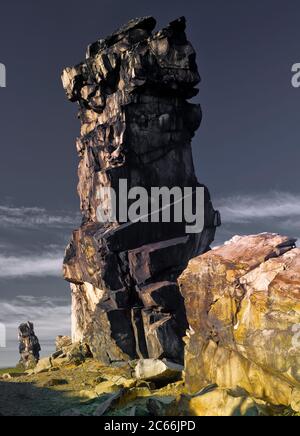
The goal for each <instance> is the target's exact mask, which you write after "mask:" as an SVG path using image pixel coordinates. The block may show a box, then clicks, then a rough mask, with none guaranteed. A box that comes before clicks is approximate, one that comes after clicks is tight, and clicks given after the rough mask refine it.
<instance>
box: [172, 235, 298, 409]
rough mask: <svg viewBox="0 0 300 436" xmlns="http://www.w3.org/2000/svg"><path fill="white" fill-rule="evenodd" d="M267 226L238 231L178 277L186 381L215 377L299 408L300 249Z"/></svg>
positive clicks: (192, 384) (198, 383)
mask: <svg viewBox="0 0 300 436" xmlns="http://www.w3.org/2000/svg"><path fill="white" fill-rule="evenodd" d="M295 242H296V240H295V239H291V238H288V237H284V236H280V235H276V234H269V233H264V234H260V235H254V236H245V237H235V238H233V239H232V240H231V241H229V242H228V243H226V244H225V245H224V246H222V247H219V248H217V249H214V250H212V251H210V252H209V253H206V254H204V255H203V256H200V257H197V258H196V259H193V260H191V261H190V263H189V266H188V268H187V269H186V270H185V272H184V273H183V274H182V275H181V277H180V278H179V283H180V289H181V292H182V295H183V297H184V298H185V305H186V310H187V317H188V322H189V325H190V328H189V331H188V335H187V338H186V349H185V382H186V387H187V389H188V391H189V392H190V393H195V392H199V391H200V390H201V389H202V388H204V387H205V386H207V385H209V384H211V383H215V384H217V385H218V386H219V387H220V388H222V389H231V390H242V391H243V392H245V393H246V394H247V395H249V396H251V397H252V398H256V399H260V400H263V401H265V402H267V403H270V404H273V405H278V406H280V405H282V406H292V407H294V410H296V409H298V407H299V406H298V404H299V389H300V371H299V368H300V341H299V336H300V311H299V307H300V249H298V248H296V246H295Z"/></svg>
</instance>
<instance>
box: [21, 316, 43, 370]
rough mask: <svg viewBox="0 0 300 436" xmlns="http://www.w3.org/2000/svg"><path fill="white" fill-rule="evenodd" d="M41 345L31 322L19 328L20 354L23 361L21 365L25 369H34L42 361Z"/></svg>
mask: <svg viewBox="0 0 300 436" xmlns="http://www.w3.org/2000/svg"><path fill="white" fill-rule="evenodd" d="M40 351H41V347H40V343H39V340H38V338H37V337H36V335H35V333H34V325H33V324H32V323H31V322H29V321H28V322H27V323H26V324H21V325H20V326H19V352H20V355H21V359H20V362H19V365H20V366H21V367H23V368H24V369H29V368H32V367H34V366H35V365H36V364H37V363H38V361H39V359H40Z"/></svg>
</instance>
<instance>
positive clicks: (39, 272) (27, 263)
mask: <svg viewBox="0 0 300 436" xmlns="http://www.w3.org/2000/svg"><path fill="white" fill-rule="evenodd" d="M62 262H63V255H62V253H42V254H40V255H28V256H4V255H0V278H2V279H12V278H22V277H24V278H26V277H50V276H52V277H59V276H61V275H62Z"/></svg>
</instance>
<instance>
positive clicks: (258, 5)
mask: <svg viewBox="0 0 300 436" xmlns="http://www.w3.org/2000/svg"><path fill="white" fill-rule="evenodd" d="M144 15H153V16H154V17H155V18H156V19H157V21H158V27H161V26H165V25H167V24H168V22H169V21H171V20H173V19H175V18H177V17H179V16H181V15H185V16H186V18H187V23H188V28H187V32H188V36H189V39H190V40H191V42H192V43H193V45H194V47H195V49H196V51H197V56H198V65H199V70H200V73H201V76H202V83H201V85H200V93H199V96H198V97H197V98H196V100H197V102H200V103H201V105H202V109H203V114H204V119H203V123H202V126H201V128H200V129H199V131H198V133H197V135H196V137H195V139H194V142H193V149H194V157H195V164H196V170H197V174H198V177H199V179H200V180H201V182H203V183H206V184H207V186H208V187H209V188H210V190H211V192H212V195H213V199H214V203H215V204H216V206H217V207H218V208H220V209H221V212H222V215H223V220H224V226H223V227H222V229H221V231H220V232H219V233H218V237H217V241H218V242H222V241H224V239H227V238H229V237H231V236H232V235H233V234H236V233H256V232H261V231H278V232H280V233H285V234H290V235H291V236H296V237H297V236H300V191H299V160H300V129H299V126H300V88H299V89H294V88H292V86H291V77H292V73H291V67H292V65H293V64H294V63H296V62H300V25H299V22H300V2H299V0H251V1H246V0H186V1H182V0H180V1H179V0H152V1H142V0H139V1H137V0H129V1H126V0H122V1H121V0H110V1H108V0H86V1H82V0H80V1H79V0H62V1H58V0H52V1H51V2H50V1H38V0H26V1H24V0H9V1H3V2H2V3H1V8H0V62H1V63H4V64H5V65H6V67H7V88H6V89H1V88H0V120H1V121H0V146H1V155H0V322H5V323H6V324H7V325H8V326H9V328H10V333H9V334H10V335H11V336H15V329H16V324H17V323H19V322H21V321H26V320H27V319H32V320H33V321H34V322H35V323H36V324H37V328H38V331H40V332H41V331H43V332H46V333H47V332H48V333H47V334H48V335H49V338H50V337H51V338H53V336H54V333H53V332H54V330H55V329H58V330H59V331H60V332H62V333H63V332H66V331H67V329H68V327H69V318H68V316H67V315H66V314H67V313H68V308H67V306H66V305H67V304H68V303H69V295H70V292H69V288H68V285H67V284H66V283H64V281H63V280H62V279H61V278H60V265H61V260H62V257H63V251H64V247H65V246H66V243H67V241H68V240H69V237H70V233H71V230H72V228H74V227H76V225H77V224H76V221H77V220H78V217H76V216H75V215H76V212H78V210H79V200H78V198H77V194H76V185H77V164H78V159H77V156H76V151H75V138H76V136H77V135H78V134H79V121H78V120H77V119H76V106H75V105H74V104H73V105H72V104H70V103H69V102H68V101H67V100H66V98H65V95H64V91H63V89H62V86H61V82H60V73H61V71H62V69H63V68H64V67H65V66H72V65H74V64H76V63H78V62H80V61H81V60H83V59H84V56H85V51H86V47H87V45H88V44H89V43H91V42H93V41H95V40H97V39H99V38H102V37H105V36H106V35H108V34H110V33H111V32H112V31H114V30H115V29H116V28H118V27H119V26H120V25H122V24H124V23H125V22H127V21H128V20H129V19H131V18H134V17H137V16H144ZM282 193H284V194H282ZM36 208H38V209H36ZM41 208H42V209H41ZM24 295H25V296H34V297H35V299H32V298H28V297H26V298H25V299H24ZM18 296H23V297H21V298H20V297H18ZM17 297H18V298H17ZM37 297H39V298H41V297H44V298H42V299H40V300H39V299H38V298H37ZM54 297H55V299H53V298H54ZM57 297H59V299H57ZM55 331H56V330H55ZM51 332H52V333H51ZM0 351H1V350H0ZM1 356H3V354H2V355H1V353H0V367H1V358H2V357H1ZM14 358H15V357H14Z"/></svg>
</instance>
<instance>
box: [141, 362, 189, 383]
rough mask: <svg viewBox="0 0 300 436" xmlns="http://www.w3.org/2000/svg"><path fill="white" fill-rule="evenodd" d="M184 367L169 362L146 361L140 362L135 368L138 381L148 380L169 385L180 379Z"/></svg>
mask: <svg viewBox="0 0 300 436" xmlns="http://www.w3.org/2000/svg"><path fill="white" fill-rule="evenodd" d="M182 371H183V367H182V366H181V365H178V364H176V363H173V362H170V361H167V360H164V361H162V360H158V359H145V360H140V361H139V362H138V364H137V366H136V368H135V377H136V378H137V379H138V380H148V381H153V382H160V383H166V384H167V383H169V382H172V381H175V380H178V379H180V377H181V376H182Z"/></svg>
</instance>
